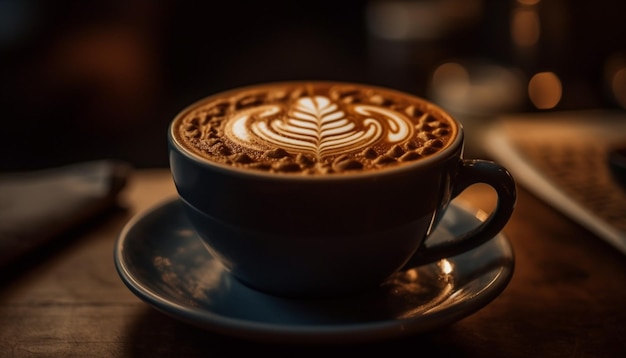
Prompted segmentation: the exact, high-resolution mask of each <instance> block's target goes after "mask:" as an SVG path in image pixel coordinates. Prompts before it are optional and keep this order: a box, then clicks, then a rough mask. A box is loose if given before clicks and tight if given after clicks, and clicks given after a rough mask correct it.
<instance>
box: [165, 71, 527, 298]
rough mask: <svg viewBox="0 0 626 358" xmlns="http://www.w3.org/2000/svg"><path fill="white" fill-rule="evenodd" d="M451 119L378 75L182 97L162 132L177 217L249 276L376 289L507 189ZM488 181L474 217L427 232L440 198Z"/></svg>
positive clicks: (325, 292)
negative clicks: (376, 79)
mask: <svg viewBox="0 0 626 358" xmlns="http://www.w3.org/2000/svg"><path fill="white" fill-rule="evenodd" d="M463 145H464V135H463V128H462V125H461V124H460V123H459V122H458V121H456V120H455V119H454V118H452V117H451V116H450V115H449V114H447V113H446V112H445V111H444V110H442V109H441V108H439V107H438V106H436V105H434V104H433V103H430V102H429V101H427V100H424V99H422V98H419V97H416V96H414V95H411V94H407V93H404V92H401V91H396V90H393V89H389V88H383V87H379V86H372V85H366V84H360V83H344V82H332V81H291V82H275V83H266V84H259V85H253V86H247V87H243V88H236V89H232V90H228V91H225V92H222V93H218V94H214V95H211V96H208V97H206V98H204V99H201V100H199V101H197V102H196V103H193V104H191V105H190V106H188V107H187V108H185V109H184V110H182V111H181V112H180V113H179V114H178V115H177V116H176V117H175V118H174V119H173V121H172V122H171V124H170V127H169V131H168V146H169V158H170V169H171V172H172V176H173V181H174V183H175V186H176V189H177V192H178V196H179V198H180V200H181V202H182V203H183V207H184V210H185V213H186V216H187V217H188V218H189V220H190V223H191V224H192V227H193V228H194V230H195V231H196V233H197V235H198V237H199V238H200V239H201V240H202V242H203V243H204V244H205V246H206V248H207V249H208V250H209V251H210V252H211V254H212V255H214V256H215V257H216V258H217V259H218V260H219V262H221V263H222V264H223V265H224V267H225V268H226V269H227V270H228V271H229V272H230V274H232V275H233V276H234V277H235V278H237V279H238V280H240V281H241V282H242V283H244V284H246V285H247V286H249V287H251V288H254V289H257V290H260V291H263V292H266V293H269V294H274V295H280V296H289V297H300V298H319V297H335V296H340V295H349V294H357V293H360V292H366V291H368V290H371V289H375V288H376V287H378V286H379V285H381V284H382V283H383V282H384V281H385V280H386V279H387V278H389V277H390V276H391V275H392V274H394V273H396V272H398V271H399V270H401V269H402V268H403V266H404V265H406V264H407V262H409V260H411V262H416V261H417V262H423V263H427V262H433V261H436V260H440V259H443V258H446V257H450V256H454V255H458V254H461V253H463V252H466V251H468V250H471V249H473V248H476V247H478V246H480V245H481V244H483V243H485V242H486V241H488V240H490V239H491V238H493V237H494V236H495V235H497V234H498V233H499V232H500V231H501V230H502V229H503V227H504V226H505V224H506V223H507V222H508V220H509V218H510V216H511V214H512V212H513V210H514V206H515V202H516V186H515V182H514V180H513V178H512V177H511V175H510V174H509V172H508V171H507V170H506V169H505V168H504V167H502V166H501V165H499V164H497V163H495V162H492V161H488V160H480V159H465V158H463ZM476 183H485V184H487V185H489V186H491V187H492V188H493V189H494V193H495V194H494V195H495V197H496V201H497V205H496V208H495V209H494V210H493V211H492V212H491V213H490V214H489V216H488V218H487V219H486V220H485V221H484V222H483V223H482V224H481V225H480V226H478V227H477V228H474V229H471V230H468V232H467V233H465V234H464V235H461V236H459V237H457V238H456V239H455V240H452V241H449V242H436V243H429V240H428V238H429V235H430V234H431V233H432V232H433V230H434V229H435V228H436V227H437V224H438V223H439V221H440V219H441V218H442V216H443V214H444V213H445V211H446V208H447V207H448V206H449V204H450V202H451V200H452V199H454V198H455V197H456V196H457V195H458V194H460V193H461V192H462V191H464V190H465V189H466V188H467V187H469V186H470V185H473V184H476Z"/></svg>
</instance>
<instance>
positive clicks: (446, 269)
mask: <svg viewBox="0 0 626 358" xmlns="http://www.w3.org/2000/svg"><path fill="white" fill-rule="evenodd" d="M439 268H441V271H442V272H443V273H444V274H446V275H449V274H451V273H452V271H454V265H453V264H452V262H450V261H448V260H446V259H443V260H441V261H439Z"/></svg>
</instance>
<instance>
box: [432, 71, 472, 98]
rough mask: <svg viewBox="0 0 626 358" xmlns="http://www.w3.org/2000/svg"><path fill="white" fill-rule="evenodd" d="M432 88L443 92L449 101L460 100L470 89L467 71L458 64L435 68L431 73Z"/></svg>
mask: <svg viewBox="0 0 626 358" xmlns="http://www.w3.org/2000/svg"><path fill="white" fill-rule="evenodd" d="M432 81H433V87H434V88H436V89H437V91H441V92H445V93H446V98H448V99H449V100H454V101H459V100H462V99H463V98H464V97H465V95H466V94H467V92H468V91H469V88H470V77H469V73H468V72H467V69H466V68H465V67H463V66H461V65H459V64H458V63H454V62H448V63H444V64H443V65H441V66H439V67H437V69H436V70H435V72H433V78H432Z"/></svg>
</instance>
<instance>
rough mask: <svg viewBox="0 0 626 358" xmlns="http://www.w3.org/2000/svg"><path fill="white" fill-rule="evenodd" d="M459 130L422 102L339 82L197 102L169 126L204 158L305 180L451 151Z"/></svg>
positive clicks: (280, 86) (266, 88)
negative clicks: (300, 177)
mask: <svg viewBox="0 0 626 358" xmlns="http://www.w3.org/2000/svg"><path fill="white" fill-rule="evenodd" d="M457 131H458V128H457V125H456V124H455V122H454V121H453V120H452V119H451V118H450V117H449V116H448V115H447V114H446V113H444V112H443V111H442V110H440V109H439V108H437V107H435V106H433V105H432V104H430V103H429V102H427V101H425V100H423V99H420V98H418V97H415V96H411V95H409V94H405V93H401V92H398V91H394V90H391V89H385V88H380V87H373V86H367V85H360V84H349V83H338V82H287V83H274V84H266V85H259V86H252V87H247V88H242V89H238V90H231V91H228V92H224V93H221V94H217V95H214V96H210V97H208V98H206V99H205V100H202V101H200V102H198V103H196V104H194V105H193V106H191V107H190V108H188V109H187V110H186V111H185V112H183V113H181V114H180V115H179V116H178V117H177V118H176V120H175V121H174V123H173V125H172V134H173V136H174V139H175V141H176V142H177V143H178V144H179V145H180V146H181V147H183V148H185V150H186V151H188V152H191V153H193V154H194V155H196V156H199V157H201V158H203V159H205V160H208V161H212V162H217V163H221V164H226V165H231V166H234V167H239V168H247V169H250V170H258V171H265V172H276V173H295V174H305V175H315V174H330V173H344V172H354V171H373V170H380V169H382V168H388V167H392V166H398V165H402V164H403V163H411V162H414V161H417V160H420V159H422V158H427V157H429V156H431V155H433V154H435V153H437V152H439V151H441V150H443V149H444V148H446V147H447V146H449V145H450V143H451V142H452V141H453V140H454V138H455V137H456V135H457Z"/></svg>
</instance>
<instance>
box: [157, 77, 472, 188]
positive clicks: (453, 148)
mask: <svg viewBox="0 0 626 358" xmlns="http://www.w3.org/2000/svg"><path fill="white" fill-rule="evenodd" d="M304 83H318V84H340V85H347V86H350V85H355V86H364V87H368V88H372V89H380V90H383V91H387V92H392V93H397V94H399V95H402V96H408V97H413V98H415V99H417V100H418V101H422V102H424V103H425V104H426V105H427V106H428V107H429V108H432V109H433V110H434V111H437V112H438V113H440V114H441V115H442V116H444V117H445V118H446V119H447V120H449V121H450V122H452V123H454V124H455V126H456V136H455V138H454V139H453V140H452V141H451V142H449V143H448V144H447V145H446V146H445V147H444V148H443V149H442V150H440V151H439V152H437V153H435V154H433V155H431V156H428V157H426V158H422V159H419V160H416V161H413V162H411V163H403V164H401V165H396V166H392V167H385V168H381V169H378V170H353V171H349V172H346V173H333V174H331V175H323V174H306V175H304V174H298V173H282V172H265V171H262V170H249V169H245V168H239V167H237V166H233V165H228V164H223V163H219V162H217V161H212V160H209V159H206V158H203V157H202V156H200V155H199V154H196V153H194V152H192V151H191V150H188V149H186V148H185V147H184V146H183V145H181V144H180V143H179V141H178V140H177V138H176V135H175V134H174V131H175V129H174V124H175V123H177V122H178V121H179V119H180V118H181V117H183V116H185V115H186V114H187V113H188V112H190V111H192V110H193V109H194V108H197V107H198V106H199V105H201V104H202V103H204V102H208V101H211V100H212V99H214V98H216V97H221V96H224V95H228V94H229V93H234V92H239V91H245V90H251V89H254V88H260V87H264V86H269V85H278V86H280V85H294V84H304ZM463 140H464V130H463V124H462V123H461V122H460V121H458V120H457V119H455V118H454V117H453V116H452V115H451V114H450V113H448V112H447V111H445V110H444V109H443V108H441V107H440V106H438V105H436V104H434V103H432V102H431V101H429V100H427V99H425V98H422V97H419V96H417V95H413V94H410V93H406V92H403V91H399V90H396V89H393V88H388V87H383V86H378V85H370V84H366V83H358V82H346V81H322V80H300V81H275V82H263V83H258V84H252V85H247V86H240V87H235V88H231V89H228V90H225V91H219V92H216V93H214V94H211V95H208V96H204V97H202V98H200V99H198V100H196V101H194V102H192V103H191V104H189V105H188V106H186V107H185V108H183V109H182V110H181V111H179V112H178V113H177V114H176V116H174V118H173V119H172V120H171V121H170V124H169V126H168V142H169V144H170V150H175V151H176V152H177V153H179V154H181V155H184V156H185V157H186V158H188V159H190V160H192V161H193V162H195V163H196V164H198V165H200V166H202V167H207V168H211V169H214V170H218V171H220V172H223V173H228V174H232V175H238V176H244V177H254V178H259V179H260V178H265V179H270V180H288V181H294V180H295V181H316V182H317V181H334V180H346V179H350V178H370V177H380V176H384V175H392V174H397V173H402V172H408V171H412V170H415V169H416V168H423V167H429V166H431V165H434V164H436V163H440V162H443V161H445V160H446V158H448V157H450V156H451V155H453V154H454V153H456V152H457V149H458V147H459V146H463ZM462 151H463V148H461V156H462Z"/></svg>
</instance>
